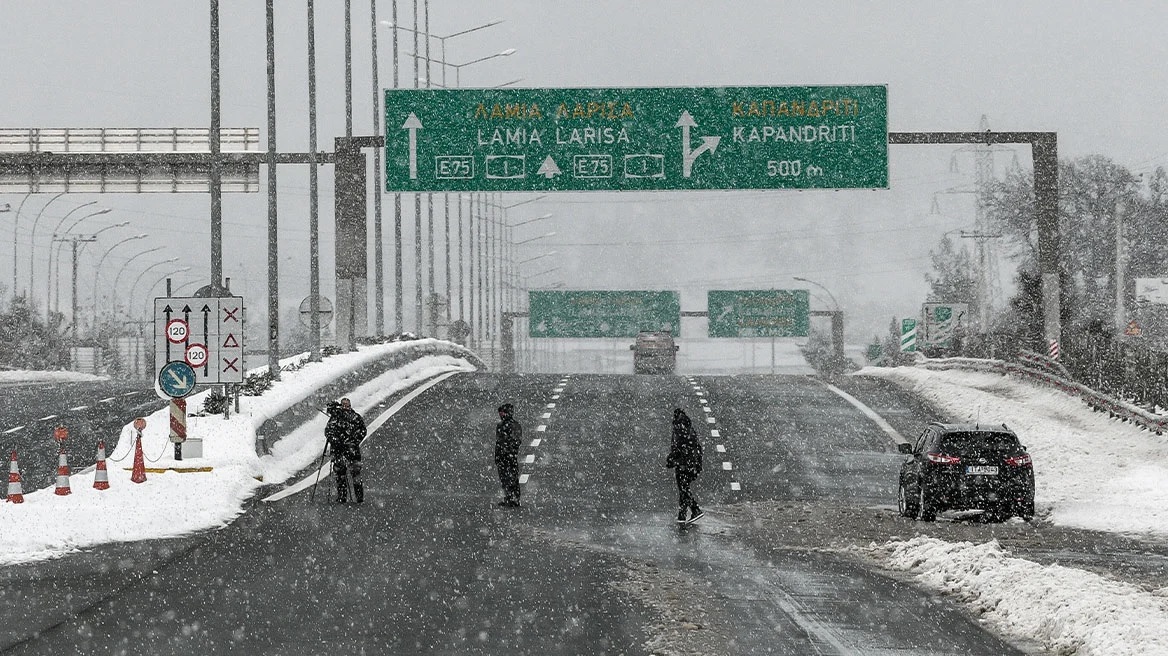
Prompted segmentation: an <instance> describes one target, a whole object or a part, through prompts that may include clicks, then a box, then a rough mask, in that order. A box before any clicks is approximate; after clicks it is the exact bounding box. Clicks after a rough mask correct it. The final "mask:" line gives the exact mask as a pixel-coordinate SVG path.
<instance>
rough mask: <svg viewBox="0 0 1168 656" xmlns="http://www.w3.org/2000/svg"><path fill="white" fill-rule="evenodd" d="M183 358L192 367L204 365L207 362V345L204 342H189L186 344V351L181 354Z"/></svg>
mask: <svg viewBox="0 0 1168 656" xmlns="http://www.w3.org/2000/svg"><path fill="white" fill-rule="evenodd" d="M183 359H184V360H186V361H187V364H189V365H191V367H192V368H194V369H199V368H201V367H203V366H205V365H206V364H207V346H206V345H205V344H191V345H189V346H187V350H186V353H185V354H183Z"/></svg>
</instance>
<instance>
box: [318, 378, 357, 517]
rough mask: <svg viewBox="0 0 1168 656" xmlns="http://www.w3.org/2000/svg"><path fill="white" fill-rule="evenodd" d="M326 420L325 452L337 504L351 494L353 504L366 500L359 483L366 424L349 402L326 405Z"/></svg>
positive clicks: (344, 500)
mask: <svg viewBox="0 0 1168 656" xmlns="http://www.w3.org/2000/svg"><path fill="white" fill-rule="evenodd" d="M325 412H326V413H327V414H328V416H329V420H328V424H326V425H325V427H324V439H325V451H332V456H333V458H332V462H333V473H335V474H336V476H337V503H345V502H347V501H348V500H349V496H350V492H352V497H353V501H356V502H357V503H361V502H363V501H364V500H365V485H364V484H363V483H362V482H361V441H362V440H364V439H365V420H364V419H362V418H361V415H359V414H357V412H356V411H354V410H353V407H352V405H351V404H350V403H349V399H341V400H340V401H333V402H331V403H329V404H328V407H327V408H326V409H325Z"/></svg>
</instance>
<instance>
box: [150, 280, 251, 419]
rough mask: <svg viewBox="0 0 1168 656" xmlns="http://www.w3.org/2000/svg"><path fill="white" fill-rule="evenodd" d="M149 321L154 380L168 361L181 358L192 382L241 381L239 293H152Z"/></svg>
mask: <svg viewBox="0 0 1168 656" xmlns="http://www.w3.org/2000/svg"><path fill="white" fill-rule="evenodd" d="M154 325H155V340H154V344H155V348H154V370H155V371H156V372H158V374H159V376H160V379H161V374H162V371H163V369H164V368H165V367H166V366H167V365H168V364H171V363H174V362H181V363H184V364H186V365H187V366H188V368H189V369H190V371H191V372H192V373H193V375H194V376H195V382H194V384H195V385H214V384H225V383H242V382H243V299H242V298H241V297H239V296H223V297H218V298H214V297H210V298H207V297H201V296H192V297H181V298H156V299H154ZM180 373H184V374H185V370H183V371H182V372H180ZM172 382H173V381H172ZM188 394H189V392H188ZM186 395H187V394H171V395H170V396H171V397H172V398H180V397H185V396H186Z"/></svg>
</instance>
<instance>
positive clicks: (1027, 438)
mask: <svg viewBox="0 0 1168 656" xmlns="http://www.w3.org/2000/svg"><path fill="white" fill-rule="evenodd" d="M856 375H864V376H874V377H879V378H885V379H887V380H890V381H893V382H895V383H896V384H898V385H900V386H901V387H904V388H905V389H908V390H910V391H912V392H913V393H914V394H916V395H918V396H920V397H921V398H923V399H925V400H926V401H928V402H929V403H931V404H932V405H933V406H934V407H936V408H937V409H938V410H940V411H941V412H942V413H943V414H945V415H948V416H949V417H951V418H953V419H954V420H956V421H970V422H972V421H980V422H981V423H982V424H987V425H988V424H993V425H997V424H1001V423H1003V422H1004V423H1005V424H1006V425H1008V426H1009V427H1010V428H1011V429H1013V430H1014V431H1015V432H1016V433H1017V434H1018V437H1019V439H1020V440H1021V441H1022V444H1024V445H1026V447H1027V449H1028V450H1029V451H1030V454H1031V456H1033V458H1034V476H1035V487H1036V490H1035V501H1036V503H1037V504H1038V507H1039V510H1040V512H1042V513H1045V512H1047V511H1049V518H1050V521H1051V522H1053V523H1055V524H1060V525H1064V526H1075V527H1079V528H1088V529H1095V530H1103V531H1114V532H1128V533H1153V534H1159V535H1165V534H1168V464H1166V463H1168V438H1165V437H1164V436H1160V435H1156V434H1154V433H1149V432H1147V431H1141V430H1140V429H1139V428H1137V427H1135V426H1133V425H1131V424H1126V423H1121V422H1117V421H1114V420H1112V419H1110V418H1108V416H1107V415H1106V414H1103V413H1099V412H1093V411H1092V410H1091V409H1090V408H1088V407H1087V406H1086V405H1084V404H1083V402H1082V401H1080V400H1079V399H1077V398H1075V397H1072V396H1068V395H1066V394H1063V393H1061V392H1059V391H1057V390H1053V389H1050V388H1046V387H1042V386H1039V385H1037V384H1035V383H1031V382H1029V381H1025V380H1019V379H1017V378H1013V377H1010V376H1005V375H1002V374H995V373H980V372H970V371H958V370H947V371H934V370H928V369H918V368H914V367H888V368H885V367H867V368H865V369H862V370H860V371H859V372H858V373H857V374H856ZM909 437H910V438H915V437H916V435H912V436H909Z"/></svg>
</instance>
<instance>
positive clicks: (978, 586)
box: [859, 537, 1168, 656]
mask: <svg viewBox="0 0 1168 656" xmlns="http://www.w3.org/2000/svg"><path fill="white" fill-rule="evenodd" d="M859 551H860V552H861V553H863V554H864V555H866V556H869V557H872V558H874V559H876V560H877V561H878V562H880V563H881V564H882V565H883V566H885V567H887V568H889V569H893V570H899V571H903V572H908V573H909V574H912V575H913V577H914V578H915V579H916V580H917V581H918V582H920V583H921V584H923V585H924V586H926V587H928V588H931V589H933V590H937V591H939V592H942V593H944V594H946V595H950V596H952V597H954V598H956V599H957V600H958V601H959V602H961V603H962V604H964V605H965V606H966V607H967V608H968V609H969V610H971V611H972V612H973V613H975V614H976V615H978V616H980V617H982V618H984V619H985V620H986V621H987V622H988V623H990V624H992V625H993V626H994V627H995V628H996V629H997V630H999V631H1001V632H1002V633H1004V634H1005V635H1008V636H1014V637H1016V638H1021V639H1025V640H1033V641H1038V642H1040V643H1041V644H1042V645H1043V647H1045V648H1046V649H1048V650H1049V651H1051V652H1053V653H1056V654H1067V655H1071V654H1074V655H1075V656H1127V655H1132V656H1135V655H1139V656H1153V655H1157V654H1160V655H1168V631H1166V630H1165V627H1168V590H1161V591H1159V592H1158V593H1149V592H1146V591H1144V590H1141V589H1140V588H1138V587H1136V586H1133V585H1130V584H1127V583H1120V582H1116V581H1112V580H1109V579H1106V578H1103V577H1101V576H1098V575H1097V574H1093V573H1091V572H1087V571H1084V570H1079V569H1073V568H1070V567H1063V566H1061V565H1046V566H1043V565H1039V564H1038V563H1035V562H1032V561H1029V560H1024V559H1021V558H1013V557H1011V556H1009V555H1008V554H1007V553H1006V552H1005V551H1003V550H1002V548H1001V546H1000V545H999V544H998V542H997V541H996V540H994V541H991V542H987V543H985V544H973V543H971V542H957V543H954V542H945V541H944V540H938V539H936V538H930V537H917V538H914V539H912V540H908V541H900V542H888V543H886V544H883V545H876V544H873V545H871V546H869V547H868V548H866V549H865V548H861V549H860V550H859Z"/></svg>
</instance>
